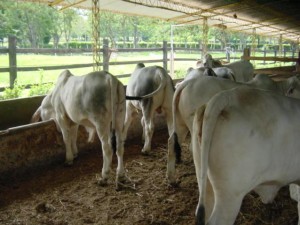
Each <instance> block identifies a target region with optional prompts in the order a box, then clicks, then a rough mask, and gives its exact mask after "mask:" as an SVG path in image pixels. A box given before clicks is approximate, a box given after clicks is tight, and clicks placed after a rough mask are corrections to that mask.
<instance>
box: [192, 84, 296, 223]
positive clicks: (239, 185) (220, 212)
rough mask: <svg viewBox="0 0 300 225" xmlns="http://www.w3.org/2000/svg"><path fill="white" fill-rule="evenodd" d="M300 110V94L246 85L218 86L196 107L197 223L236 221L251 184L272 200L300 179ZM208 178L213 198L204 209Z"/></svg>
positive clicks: (265, 198)
mask: <svg viewBox="0 0 300 225" xmlns="http://www.w3.org/2000/svg"><path fill="white" fill-rule="evenodd" d="M299 114H300V101H299V100H298V99H294V98H288V97H285V96H282V95H278V94H276V93H274V92H270V91H263V90H259V89H254V88H249V87H246V86H241V87H237V88H234V89H231V90H227V91H223V92H220V93H218V94H216V95H215V96H214V97H213V98H212V99H211V100H210V101H209V102H208V103H207V104H206V105H204V106H202V107H200V108H199V109H198V110H197V111H196V115H195V118H194V126H193V132H192V144H193V159H194V164H195V168H196V176H197V181H198V187H199V193H200V196H199V203H198V207H197V210H196V215H197V225H200V224H201V225H204V224H206V225H220V224H222V225H232V224H234V221H235V219H236V216H237V214H238V212H239V209H240V206H241V204H242V200H243V198H244V196H245V195H246V194H247V193H249V192H250V191H251V190H254V191H255V192H256V193H257V194H258V195H259V196H260V197H261V199H262V201H263V203H270V202H272V201H273V199H274V198H275V196H276V194H277V192H278V191H279V189H280V188H281V187H283V186H285V185H287V184H290V183H298V184H299V183H300V174H299V171H300V164H299V158H300V140H299V137H300V120H299ZM208 179H209V180H208ZM208 181H209V182H208ZM208 183H211V185H212V190H213V194H214V197H215V201H214V203H213V204H214V207H213V211H212V213H211V214H207V215H205V214H206V204H211V203H212V202H210V203H209V202H208V203H207V200H208V199H211V198H210V197H209V196H208V195H211V193H207V185H208ZM208 188H209V187H208ZM205 218H208V221H207V222H206V223H205Z"/></svg>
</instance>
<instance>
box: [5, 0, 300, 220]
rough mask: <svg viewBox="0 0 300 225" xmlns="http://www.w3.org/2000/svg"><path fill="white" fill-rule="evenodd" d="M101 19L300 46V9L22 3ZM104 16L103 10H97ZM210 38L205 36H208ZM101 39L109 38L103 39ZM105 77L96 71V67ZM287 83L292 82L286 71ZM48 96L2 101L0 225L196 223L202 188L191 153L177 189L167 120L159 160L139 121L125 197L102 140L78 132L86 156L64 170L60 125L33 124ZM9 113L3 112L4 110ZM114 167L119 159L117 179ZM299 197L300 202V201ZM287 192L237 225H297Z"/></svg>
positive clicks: (245, 210) (171, 2)
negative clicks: (170, 173)
mask: <svg viewBox="0 0 300 225" xmlns="http://www.w3.org/2000/svg"><path fill="white" fill-rule="evenodd" d="M18 1H28V2H36V3H41V4H48V5H49V6H50V7H53V6H58V10H64V9H67V8H68V7H78V8H84V9H90V10H93V15H94V19H93V21H94V23H93V24H92V26H93V27H94V29H96V30H97V29H98V28H99V27H98V24H97V23H95V21H96V20H97V16H99V13H101V10H106V11H111V12H116V13H124V14H128V15H140V16H147V17H153V18H160V19H164V20H167V21H174V23H175V24H198V25H200V26H204V28H207V29H209V27H211V26H214V27H218V28H221V29H229V30H236V31H243V32H246V33H249V34H251V35H253V36H255V35H265V36H276V37H278V38H279V39H280V40H281V41H282V40H291V41H294V42H296V43H299V37H300V24H299V19H300V15H299V13H298V12H297V10H298V9H299V6H300V2H299V1H297V0H274V1H270V0H257V1H251V0H230V1H228V0H212V1H210V0H202V1H193V0H160V1H159V0H113V1H111V0H18ZM99 10H100V11H99ZM207 29H206V30H207ZM100 32H101V31H100ZM94 33H95V35H94V44H95V45H94V49H95V52H94V55H93V60H94V61H95V62H97V60H99V58H98V56H97V49H98V47H99V45H100V43H99V41H98V38H99V30H98V32H94ZM97 33H98V34H97ZM95 69H97V68H95ZM282 74H283V75H287V74H290V71H285V72H283V73H282ZM43 97H44V96H40V97H32V98H28V99H16V100H12V101H1V102H0V117H1V118H2V120H3V121H5V122H6V123H1V124H0V165H1V166H0V224H5V225H6V224H15V225H17V224H18V225H19V224H33V225H35V224H46V225H68V224H72V225H73V224H75V225H77V224H78V225H81V224H97V225H102V224H103V225H104V224H105V225H113V224H121V225H123V224H124V225H127V224H133V225H135V224H136V225H148V224H156V225H158V224H160V225H162V224H164V225H171V224H179V225H186V224H193V223H194V213H195V206H196V204H197V201H198V187H197V182H196V178H195V171H194V167H193V161H192V156H191V154H190V152H189V146H188V144H185V145H184V146H183V163H181V164H179V165H178V166H177V169H178V174H177V176H178V178H179V179H180V184H179V187H169V186H168V184H167V181H166V179H165V173H166V163H167V142H168V134H167V131H166V124H165V120H164V115H156V119H155V124H156V129H155V134H154V139H153V151H152V152H151V153H150V154H149V155H147V156H144V155H142V154H141V151H140V150H141V148H142V141H141V133H142V128H141V125H140V119H141V118H140V117H139V118H137V119H136V120H135V121H134V122H133V124H132V125H131V127H130V129H129V134H128V136H129V137H130V139H129V140H128V141H127V142H126V143H125V159H124V160H125V164H126V165H125V167H126V170H127V171H126V172H127V173H128V176H129V177H130V179H131V180H132V183H131V184H129V185H128V186H127V187H125V188H124V190H122V191H119V192H117V191H116V190H115V188H114V183H113V180H114V178H113V176H111V180H110V182H109V183H108V185H107V186H105V187H99V186H98V185H97V184H96V179H97V177H98V176H100V171H101V166H102V158H101V151H100V148H101V144H100V142H99V141H98V140H95V141H94V142H92V143H87V133H86V131H85V130H84V129H80V132H79V139H78V148H79V150H80V154H79V157H78V159H77V160H76V161H75V163H74V165H73V166H72V167H65V166H64V165H63V160H64V154H65V151H64V144H63V140H62V137H61V134H60V133H59V132H58V131H57V129H56V126H55V124H54V122H53V121H46V122H39V123H34V124H29V122H30V118H31V115H32V114H33V112H34V111H35V110H36V109H37V107H38V106H39V105H40V103H41V101H42V99H43ZM3 109H5V110H3ZM115 167H116V162H115V159H114V163H113V170H114V169H115ZM297 191H298V190H297V189H296V191H295V193H296V194H295V195H296V197H295V198H297V197H298V195H297ZM289 195H290V194H289V190H288V187H285V188H283V190H282V191H281V192H280V193H279V195H278V197H277V198H276V199H275V202H274V203H272V204H268V205H263V204H262V203H261V202H260V200H259V197H258V196H257V195H256V194H255V193H250V194H249V195H247V196H246V198H245V200H244V202H243V206H242V208H241V211H240V213H239V216H238V218H237V221H236V224H237V225H246V224H270V225H271V224H273V225H274V224H275V225H284V224H286V225H296V224H297V221H298V213H297V202H296V201H293V200H291V199H290V197H289Z"/></svg>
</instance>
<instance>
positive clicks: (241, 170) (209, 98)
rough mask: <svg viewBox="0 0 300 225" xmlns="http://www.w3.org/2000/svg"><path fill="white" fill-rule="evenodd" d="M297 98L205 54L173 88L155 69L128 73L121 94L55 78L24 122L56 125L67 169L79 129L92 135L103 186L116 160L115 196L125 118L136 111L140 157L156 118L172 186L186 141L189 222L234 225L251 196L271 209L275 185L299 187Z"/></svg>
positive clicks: (299, 91) (105, 77) (67, 76)
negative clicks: (162, 126) (195, 197)
mask: <svg viewBox="0 0 300 225" xmlns="http://www.w3.org/2000/svg"><path fill="white" fill-rule="evenodd" d="M297 98H300V78H299V77H298V76H292V77H290V78H288V79H286V80H284V81H277V82H275V81H273V80H272V79H271V78H270V77H269V76H268V75H263V74H259V75H256V76H254V70H253V66H252V64H251V63H250V62H248V61H243V60H241V61H237V62H234V63H231V64H227V65H221V64H220V63H219V62H218V61H217V60H215V59H213V58H212V57H211V55H209V54H207V55H206V57H205V59H204V60H203V62H198V63H197V68H196V69H193V68H190V69H188V72H187V75H186V77H185V79H184V80H183V81H182V82H180V83H178V84H177V85H176V89H175V87H174V85H173V81H172V79H171V77H170V76H169V75H168V73H167V72H166V71H165V70H164V69H163V68H162V67H159V66H149V67H145V66H144V64H142V63H139V64H138V65H137V66H136V68H135V70H134V72H133V73H132V75H131V77H130V80H129V83H128V85H127V89H126V93H125V89H124V86H123V84H122V83H121V82H120V81H119V80H118V79H117V78H116V77H114V76H112V75H111V74H110V73H108V72H106V71H101V72H92V73H89V74H87V75H85V76H74V75H73V74H71V72H70V71H68V70H66V71H63V72H62V73H61V74H60V76H59V78H58V80H57V82H56V85H55V87H54V89H53V90H52V92H51V93H49V94H48V95H47V96H46V97H45V98H44V100H43V101H42V104H41V106H40V107H39V108H38V109H37V111H36V112H35V113H34V115H33V117H32V121H33V122H37V121H39V120H40V119H41V120H49V119H53V120H54V121H55V123H56V126H57V129H58V130H59V131H61V133H62V135H63V140H64V143H65V147H66V163H67V164H69V165H70V164H72V163H73V160H74V158H75V157H76V156H77V152H78V151H77V146H76V139H77V131H78V126H79V125H82V126H84V127H85V128H86V130H87V132H88V133H89V140H92V139H93V138H94V136H95V134H97V135H98V137H99V139H100V141H101V143H102V151H103V168H102V178H101V180H100V181H99V184H101V185H104V184H106V183H107V179H108V177H109V173H110V170H111V164H112V156H113V153H115V154H116V155H117V159H118V165H117V178H116V185H117V188H120V187H121V185H122V184H123V183H124V182H127V181H128V180H127V179H128V178H127V177H126V174H125V169H124V163H123V153H124V141H125V139H126V136H127V131H128V128H129V126H130V124H131V122H132V120H133V117H134V116H136V115H137V114H138V113H139V112H142V119H141V124H142V127H143V138H144V141H145V143H144V147H143V149H142V153H147V152H149V151H150V150H151V139H152V135H153V131H154V121H153V120H154V115H155V113H156V112H157V113H161V112H163V113H164V115H165V118H166V120H167V126H168V132H169V140H168V165H167V179H168V181H169V183H170V184H171V185H174V184H176V174H175V173H176V172H175V164H176V162H180V160H181V147H180V146H181V144H182V142H184V141H185V138H186V136H187V134H188V133H190V134H191V137H192V138H191V144H190V150H191V152H192V154H193V159H194V164H195V169H196V177H197V182H198V187H199V202H198V206H197V209H196V224H198V225H200V224H201V225H202V224H203V225H204V224H209V225H220V224H222V225H232V224H234V221H235V219H236V216H237V214H238V212H239V209H240V206H241V203H242V200H243V198H244V196H245V195H246V194H247V193H249V192H250V191H251V190H254V191H255V192H256V193H257V194H258V195H259V196H260V197H261V200H262V202H263V203H269V202H272V201H273V199H274V198H275V196H276V194H277V192H278V190H279V189H280V188H281V187H283V186H285V185H287V184H291V183H295V184H297V183H299V181H300V173H299V171H300V163H299V158H300V139H299V137H300V119H299V115H300V101H299V100H298V99H297ZM298 157H299V158H298Z"/></svg>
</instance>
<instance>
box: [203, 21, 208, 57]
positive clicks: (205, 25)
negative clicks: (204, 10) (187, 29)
mask: <svg viewBox="0 0 300 225" xmlns="http://www.w3.org/2000/svg"><path fill="white" fill-rule="evenodd" d="M202 26H203V27H202V29H203V35H202V59H204V56H205V55H206V54H207V44H208V23H207V17H204V18H203V24H202Z"/></svg>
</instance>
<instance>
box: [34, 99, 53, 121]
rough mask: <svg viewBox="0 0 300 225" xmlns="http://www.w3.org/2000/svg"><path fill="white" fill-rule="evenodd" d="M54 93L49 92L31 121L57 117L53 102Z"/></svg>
mask: <svg viewBox="0 0 300 225" xmlns="http://www.w3.org/2000/svg"><path fill="white" fill-rule="evenodd" d="M51 96H52V94H51V93H50V94H48V95H47V96H46V97H45V98H44V99H43V101H42V104H41V106H40V107H39V108H38V109H37V110H36V111H35V113H34V114H33V116H32V118H31V123H35V122H38V121H40V120H42V121H46V120H50V119H55V112H54V108H53V106H52V104H51Z"/></svg>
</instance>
